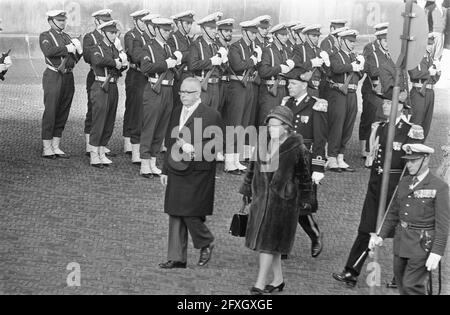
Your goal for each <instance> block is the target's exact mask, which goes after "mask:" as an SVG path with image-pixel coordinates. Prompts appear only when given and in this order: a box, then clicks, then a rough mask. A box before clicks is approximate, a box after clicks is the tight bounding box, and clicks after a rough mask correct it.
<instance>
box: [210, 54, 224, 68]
mask: <svg viewBox="0 0 450 315" xmlns="http://www.w3.org/2000/svg"><path fill="white" fill-rule="evenodd" d="M210 60H211V63H212V65H213V66H220V65H221V64H222V58H220V57H219V56H214V57H211V59H210Z"/></svg>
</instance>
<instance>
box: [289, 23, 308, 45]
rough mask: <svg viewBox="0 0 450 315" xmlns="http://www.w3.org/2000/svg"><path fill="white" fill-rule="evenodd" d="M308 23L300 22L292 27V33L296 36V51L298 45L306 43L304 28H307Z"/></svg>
mask: <svg viewBox="0 0 450 315" xmlns="http://www.w3.org/2000/svg"><path fill="white" fill-rule="evenodd" d="M305 27H306V24H304V23H299V24H297V25H295V26H294V27H292V35H293V36H294V40H295V45H294V51H295V48H296V47H297V46H301V45H303V44H304V43H305V34H303V30H304V29H305Z"/></svg>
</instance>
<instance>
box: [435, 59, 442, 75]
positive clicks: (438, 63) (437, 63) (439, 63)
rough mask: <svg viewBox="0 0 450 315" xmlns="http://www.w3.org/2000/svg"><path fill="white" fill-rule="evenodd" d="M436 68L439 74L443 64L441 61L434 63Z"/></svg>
mask: <svg viewBox="0 0 450 315" xmlns="http://www.w3.org/2000/svg"><path fill="white" fill-rule="evenodd" d="M434 66H435V67H436V71H437V72H441V70H442V69H441V62H440V61H439V60H435V61H434Z"/></svg>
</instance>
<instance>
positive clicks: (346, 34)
mask: <svg viewBox="0 0 450 315" xmlns="http://www.w3.org/2000/svg"><path fill="white" fill-rule="evenodd" d="M358 35H359V33H358V31H357V30H351V29H350V30H347V31H343V32H340V33H339V34H338V36H339V37H340V38H342V39H348V40H349V41H351V42H355V41H356V36H358Z"/></svg>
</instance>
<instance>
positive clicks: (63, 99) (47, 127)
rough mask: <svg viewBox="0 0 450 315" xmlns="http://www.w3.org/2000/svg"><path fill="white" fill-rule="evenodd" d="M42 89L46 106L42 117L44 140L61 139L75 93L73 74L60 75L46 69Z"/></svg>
mask: <svg viewBox="0 0 450 315" xmlns="http://www.w3.org/2000/svg"><path fill="white" fill-rule="evenodd" d="M42 87H43V89H44V106H45V110H44V115H43V116H42V140H52V139H53V138H54V137H56V138H61V136H62V133H63V131H64V128H65V126H66V122H67V119H68V118H69V113H70V107H71V106H72V99H73V95H74V93H75V84H74V79H73V74H72V73H66V74H60V73H58V72H55V71H52V70H50V69H46V70H45V71H44V75H43V78H42Z"/></svg>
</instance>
